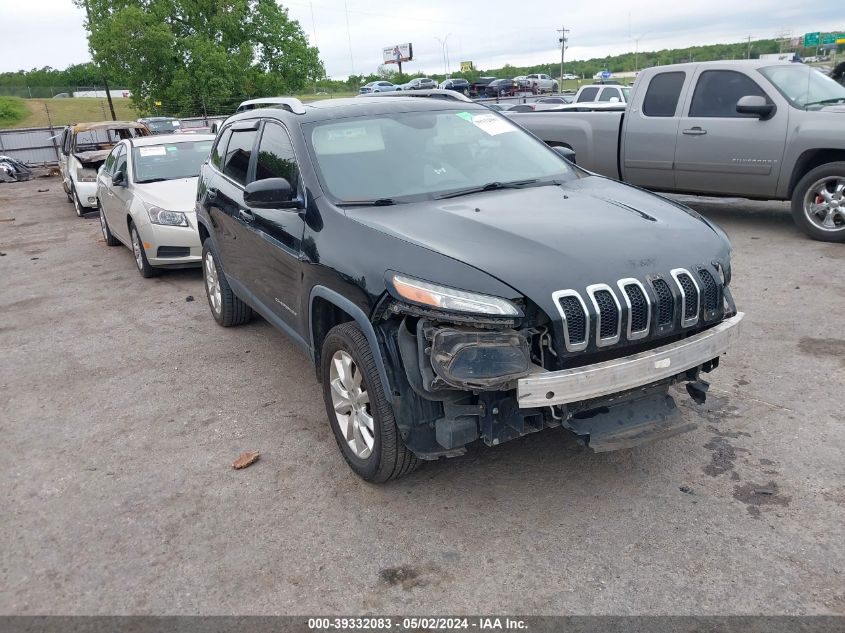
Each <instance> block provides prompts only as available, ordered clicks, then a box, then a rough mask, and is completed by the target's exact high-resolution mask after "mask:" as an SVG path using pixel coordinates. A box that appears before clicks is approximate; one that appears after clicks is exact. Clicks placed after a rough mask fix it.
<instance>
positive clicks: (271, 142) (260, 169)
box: [255, 121, 298, 194]
mask: <svg viewBox="0 0 845 633" xmlns="http://www.w3.org/2000/svg"><path fill="white" fill-rule="evenodd" d="M297 173H298V172H297V168H296V158H295V157H294V154H293V145H291V142H290V137H289V136H288V133H287V132H286V131H285V130H284V129H283V128H282V127H281V126H280V125H278V124H276V123H270V122H269V121H268V122H267V123H265V124H264V131H263V132H262V133H261V142H260V143H259V145H258V158H257V160H256V164H255V179H256V180H264V179H265V178H284V179H285V180H287V181H288V182H289V183H290V186H291V188H292V189H293V191H294V194H295V193H296V185H297V180H298V176H297Z"/></svg>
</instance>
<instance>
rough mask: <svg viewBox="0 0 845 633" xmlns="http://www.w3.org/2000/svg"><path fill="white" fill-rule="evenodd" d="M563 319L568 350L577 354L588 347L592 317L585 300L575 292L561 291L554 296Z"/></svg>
mask: <svg viewBox="0 0 845 633" xmlns="http://www.w3.org/2000/svg"><path fill="white" fill-rule="evenodd" d="M552 296H553V298H554V301H555V303H556V304H557V309H558V312H560V316H561V318H562V319H563V337H564V343H565V345H566V349H567V350H569V351H570V352H577V351H580V350H582V349H584V348H585V347H587V343H588V342H589V341H588V336H587V331H588V329H589V322H590V317H589V316H588V314H587V306H586V305H584V300H583V299H581V295H579V294H578V293H577V292H575V291H574V290H561V291H559V292H556V293H554V295H552Z"/></svg>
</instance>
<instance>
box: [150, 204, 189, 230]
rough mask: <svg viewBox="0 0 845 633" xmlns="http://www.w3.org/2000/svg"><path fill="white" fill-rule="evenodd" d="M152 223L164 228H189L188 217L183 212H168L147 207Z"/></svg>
mask: <svg viewBox="0 0 845 633" xmlns="http://www.w3.org/2000/svg"><path fill="white" fill-rule="evenodd" d="M147 213H148V214H149V216H150V222H152V223H153V224H162V225H164V226H188V217H187V216H186V215H185V214H184V213H182V212H181V211H168V210H167V209H162V208H161V207H156V206H147Z"/></svg>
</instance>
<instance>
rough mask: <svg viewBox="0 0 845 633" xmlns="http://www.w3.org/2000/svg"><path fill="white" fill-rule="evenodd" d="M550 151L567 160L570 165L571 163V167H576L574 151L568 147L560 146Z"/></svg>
mask: <svg viewBox="0 0 845 633" xmlns="http://www.w3.org/2000/svg"><path fill="white" fill-rule="evenodd" d="M552 149H553V150H554V151H556V152H557V153H558V154H559V155H560V156H562V157H563V158H565V159H566V160H568V161H569V162H570V163H572V164H573V165H577V163H576V162H575V150H574V149H570V148H568V147H561V146H560V145H558V146H556V147H553V148H552Z"/></svg>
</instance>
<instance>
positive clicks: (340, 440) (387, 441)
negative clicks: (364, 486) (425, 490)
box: [321, 323, 420, 483]
mask: <svg viewBox="0 0 845 633" xmlns="http://www.w3.org/2000/svg"><path fill="white" fill-rule="evenodd" d="M321 365H322V367H321V370H322V372H321V375H322V377H323V399H324V400H325V403H326V413H327V414H328V416H329V421H330V424H331V427H332V431H333V432H334V436H335V440H336V441H337V445H338V446H339V447H340V451H341V453H342V454H343V458H344V459H345V460H346V463H347V464H349V467H350V468H351V469H352V470H353V471H354V472H355V474H357V475H358V476H359V477H361V478H362V479H364V480H366V481H371V482H374V483H383V482H385V481H389V480H391V479H397V478H399V477H402V476H404V475H407V474H408V473H410V472H412V471H413V470H415V469H416V468H418V467H419V465H420V460H419V459H418V458H417V457H416V456H415V455H414V454H413V453H412V452H411V451H409V450H408V448H407V447H406V446H405V444H404V443H403V441H402V438H401V437H400V435H399V429H398V428H397V427H396V422H395V421H394V419H393V411H392V409H391V407H390V404H389V403H388V402H387V398H386V397H385V395H384V387H383V385H382V384H381V379H380V378H379V374H378V369H377V368H376V363H375V359H374V358H373V351H372V350H371V349H370V345H369V343H368V342H367V337H366V336H364V333H363V332H362V331H361V329H360V328H359V327H358V326H357V325H356V324H354V323H344V324H342V325H338V326H336V327H334V328H332V329H331V331H329V333H328V334H327V335H326V339H325V341H324V342H323V348H322V356H321Z"/></svg>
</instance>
